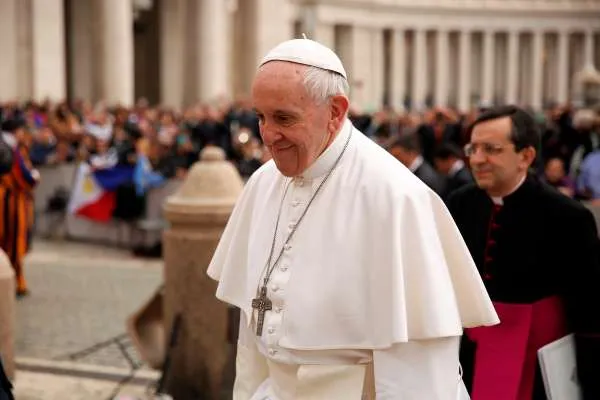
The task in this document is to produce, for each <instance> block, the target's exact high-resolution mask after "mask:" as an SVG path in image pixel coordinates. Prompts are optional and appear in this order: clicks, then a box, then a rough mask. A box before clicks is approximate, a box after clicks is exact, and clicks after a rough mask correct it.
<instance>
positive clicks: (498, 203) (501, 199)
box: [490, 174, 527, 206]
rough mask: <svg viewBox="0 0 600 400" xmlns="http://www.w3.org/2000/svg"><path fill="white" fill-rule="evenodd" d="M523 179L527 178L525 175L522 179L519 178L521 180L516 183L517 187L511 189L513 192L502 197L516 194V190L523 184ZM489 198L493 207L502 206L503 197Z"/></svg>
mask: <svg viewBox="0 0 600 400" xmlns="http://www.w3.org/2000/svg"><path fill="white" fill-rule="evenodd" d="M525 178H527V174H525V175H524V176H523V178H521V180H520V181H519V183H517V185H516V186H515V187H514V188H513V190H511V191H510V192H508V193H507V194H506V195H504V197H506V196H510V195H511V194H513V193H514V192H516V191H517V189H518V188H520V187H521V185H522V184H523V182H525ZM490 197H491V198H492V201H493V202H494V204H495V205H497V206H502V205H504V197H496V196H490Z"/></svg>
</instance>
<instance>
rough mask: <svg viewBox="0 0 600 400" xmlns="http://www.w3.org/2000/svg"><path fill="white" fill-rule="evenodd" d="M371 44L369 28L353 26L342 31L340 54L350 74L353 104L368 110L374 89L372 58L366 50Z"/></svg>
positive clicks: (362, 109)
mask: <svg viewBox="0 0 600 400" xmlns="http://www.w3.org/2000/svg"><path fill="white" fill-rule="evenodd" d="M371 46H372V41H371V36H370V32H369V28H366V27H362V26H352V27H348V28H347V29H345V30H344V31H343V33H342V37H341V40H340V49H339V55H340V58H341V59H342V62H343V63H344V67H345V68H346V73H347V74H348V80H349V82H348V83H349V84H350V99H351V102H352V105H354V106H356V107H358V108H359V109H360V110H361V111H366V108H367V107H368V106H369V101H370V92H371V90H372V88H371V87H370V82H371V77H372V76H371V75H372V72H373V71H371V62H370V61H371V60H368V59H367V58H365V51H369V50H370V48H371ZM367 54H369V53H367Z"/></svg>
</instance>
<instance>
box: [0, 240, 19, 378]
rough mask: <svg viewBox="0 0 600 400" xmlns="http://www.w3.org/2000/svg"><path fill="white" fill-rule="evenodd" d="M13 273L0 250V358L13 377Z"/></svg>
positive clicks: (9, 374) (7, 260) (9, 375)
mask: <svg viewBox="0 0 600 400" xmlns="http://www.w3.org/2000/svg"><path fill="white" fill-rule="evenodd" d="M15 290H16V287H15V272H14V270H13V267H12V266H11V264H10V260H9V259H8V257H7V256H6V254H5V253H4V251H2V249H0V357H1V358H2V364H3V365H4V369H5V370H6V374H7V375H8V377H9V378H10V379H11V380H12V379H14V377H15Z"/></svg>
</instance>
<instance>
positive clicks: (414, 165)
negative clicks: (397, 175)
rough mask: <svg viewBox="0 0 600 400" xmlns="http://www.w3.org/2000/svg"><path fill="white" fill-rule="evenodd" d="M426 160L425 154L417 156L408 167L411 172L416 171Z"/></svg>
mask: <svg viewBox="0 0 600 400" xmlns="http://www.w3.org/2000/svg"><path fill="white" fill-rule="evenodd" d="M424 161H425V160H424V159H423V156H417V158H415V159H414V160H413V162H412V163H411V164H410V165H409V166H408V169H409V170H410V172H412V173H414V172H415V171H416V170H417V169H419V167H420V166H421V165H423V162H424Z"/></svg>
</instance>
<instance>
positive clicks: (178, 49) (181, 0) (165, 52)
mask: <svg viewBox="0 0 600 400" xmlns="http://www.w3.org/2000/svg"><path fill="white" fill-rule="evenodd" d="M159 4H160V7H161V9H160V13H159V18H160V30H161V32H160V39H159V40H160V97H161V103H162V104H164V105H166V106H168V107H174V108H180V107H181V106H182V105H183V98H184V86H185V68H184V65H185V59H186V57H185V52H184V46H185V41H186V37H185V12H186V8H185V6H186V4H185V0H168V1H161V2H160V3H159Z"/></svg>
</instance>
